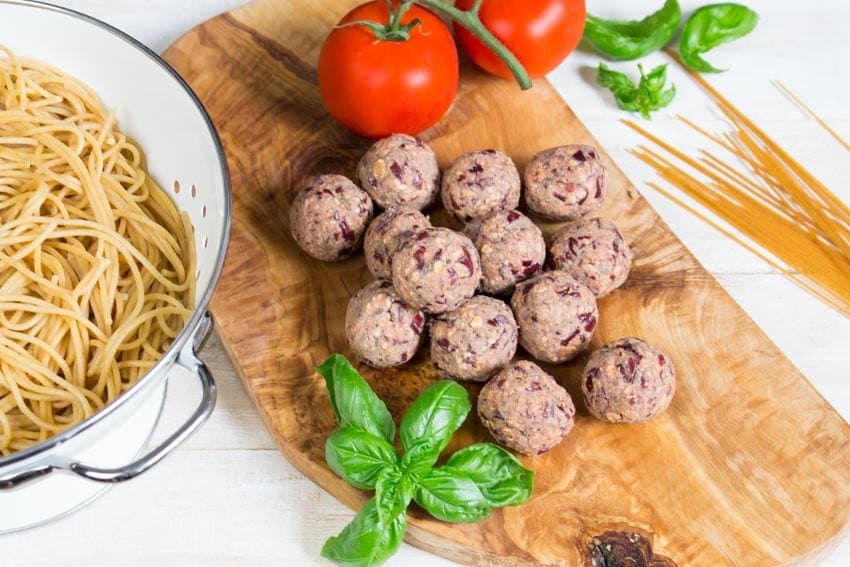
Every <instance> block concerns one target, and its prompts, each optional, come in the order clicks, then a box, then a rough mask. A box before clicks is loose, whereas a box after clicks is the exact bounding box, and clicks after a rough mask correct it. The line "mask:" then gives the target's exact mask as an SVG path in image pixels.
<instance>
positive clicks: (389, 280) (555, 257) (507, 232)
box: [290, 134, 676, 455]
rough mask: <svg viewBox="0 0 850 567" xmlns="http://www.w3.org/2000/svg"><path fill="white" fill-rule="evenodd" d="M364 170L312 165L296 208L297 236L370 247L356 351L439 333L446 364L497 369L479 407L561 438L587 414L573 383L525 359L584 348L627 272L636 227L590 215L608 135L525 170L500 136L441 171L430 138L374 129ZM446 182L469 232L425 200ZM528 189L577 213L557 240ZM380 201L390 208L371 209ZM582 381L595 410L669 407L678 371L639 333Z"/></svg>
mask: <svg viewBox="0 0 850 567" xmlns="http://www.w3.org/2000/svg"><path fill="white" fill-rule="evenodd" d="M357 176H358V178H359V179H358V180H359V182H360V186H358V185H356V184H355V183H353V182H352V181H351V180H349V179H348V178H346V177H343V176H340V175H319V176H316V177H312V178H310V179H308V180H307V182H306V183H305V185H304V187H303V188H302V189H301V191H300V192H299V193H298V195H297V196H296V198H295V200H294V202H293V205H292V208H291V214H290V226H291V229H292V235H293V237H294V239H295V241H296V242H297V243H298V245H299V246H300V247H301V248H302V249H303V250H304V251H305V252H306V253H307V254H309V255H310V256H312V257H314V258H317V259H319V260H324V261H336V260H341V259H344V258H347V257H349V256H351V255H352V254H354V253H356V252H357V251H358V250H360V249H361V247H362V249H363V250H364V253H365V256H366V265H367V267H368V268H369V271H370V272H371V273H372V275H373V276H374V277H375V281H374V282H372V283H371V284H369V285H367V286H366V287H364V288H363V289H361V290H360V291H359V292H358V293H357V294H356V295H355V296H354V297H352V299H351V301H350V302H349V304H348V308H347V310H346V315H345V333H346V337H347V339H348V342H349V345H350V347H351V350H352V352H353V353H354V354H355V355H356V356H357V357H358V358H360V359H361V360H362V361H363V362H365V363H366V364H369V365H371V366H373V367H376V368H385V367H391V366H398V365H401V364H405V363H406V362H408V361H409V360H410V359H411V358H413V356H414V355H415V354H416V352H417V351H418V349H419V348H420V346H421V343H422V342H423V341H424V339H425V337H426V336H430V351H431V361H432V363H433V364H434V367H435V368H436V369H437V370H438V371H439V372H440V374H442V375H444V376H446V377H448V378H452V379H455V380H466V381H475V382H486V384H485V385H484V387H483V388H482V390H481V393H480V395H479V397H478V415H479V417H480V419H481V421H482V423H483V424H484V425H485V426H486V427H487V429H488V430H489V431H490V433H491V434H492V436H493V437H494V438H495V439H496V440H497V441H498V442H500V443H502V444H503V445H505V446H507V447H509V448H511V449H514V450H515V451H517V452H520V453H523V454H526V455H539V454H542V453H545V452H546V451H548V450H549V449H551V448H552V447H554V446H555V445H557V444H558V443H560V442H561V441H562V440H563V439H564V437H566V435H567V434H568V433H569V431H570V429H571V428H572V425H573V421H574V416H575V406H574V404H573V401H572V399H571V398H570V395H569V393H567V391H566V390H565V389H564V388H563V387H562V386H560V385H559V384H558V383H557V382H556V381H555V379H554V378H553V377H552V376H551V375H550V374H548V373H546V372H545V371H543V370H542V369H541V368H540V367H539V366H537V365H536V364H535V363H533V362H530V361H527V360H520V361H518V362H514V363H512V360H513V359H514V356H515V354H516V351H517V345H518V344H519V345H521V346H522V348H523V349H524V350H525V351H526V352H527V353H528V354H529V355H531V357H533V358H535V359H537V360H538V361H543V362H547V363H554V364H557V363H563V362H566V361H568V360H571V359H572V358H574V357H575V356H577V355H578V354H579V353H581V352H582V351H584V350H585V349H586V348H587V346H588V344H589V343H590V339H591V337H592V336H593V332H594V330H595V329H596V326H597V324H598V322H599V309H598V307H597V300H598V299H600V298H602V297H605V296H607V295H608V294H610V293H611V292H613V291H614V290H615V289H616V288H618V287H619V286H620V285H622V284H623V282H625V281H626V278H627V277H628V275H629V270H630V269H631V263H632V252H631V250H630V248H629V245H628V243H627V242H626V241H625V239H624V238H623V236H622V234H621V233H620V231H619V230H618V229H617V227H616V226H615V225H614V223H613V222H612V221H610V220H609V219H606V218H602V217H593V216H590V213H592V212H593V211H594V210H596V209H597V208H598V207H599V206H600V205H601V204H602V202H603V201H604V200H605V198H606V197H607V194H608V187H607V185H606V169H605V166H604V165H603V163H602V161H601V159H600V157H599V154H598V153H597V152H596V150H595V149H594V148H592V147H590V146H585V145H568V146H561V147H557V148H551V149H548V150H545V151H542V152H540V153H538V154H537V155H535V156H534V157H533V158H532V160H531V161H530V162H529V164H528V166H527V167H526V168H525V171H524V176H523V178H524V179H523V180H521V179H520V174H519V171H518V170H517V167H516V165H515V164H514V162H513V161H512V160H511V158H510V157H509V156H507V155H505V154H504V153H502V152H499V151H496V150H482V151H474V152H469V153H466V154H463V155H462V156H460V157H459V158H458V159H457V160H455V161H454V163H452V164H451V165H450V166H449V167H448V169H446V170H445V171H444V172H442V174H441V172H440V167H439V165H438V163H437V158H436V156H435V155H434V152H433V151H432V150H431V148H430V147H428V145H427V144H425V143H423V142H422V141H421V140H419V139H417V138H414V137H412V136H408V135H404V134H395V135H392V136H390V137H388V138H384V139H382V140H379V141H377V142H375V144H374V145H373V146H372V147H371V148H370V149H369V150H368V151H367V152H366V154H365V155H364V156H363V158H362V159H361V160H360V163H359V164H358V167H357ZM523 181H524V183H523ZM438 193H439V194H440V198H441V200H442V203H443V205H444V207H445V208H446V210H447V211H448V213H449V214H450V215H451V217H452V218H454V219H455V220H456V221H458V223H460V224H461V225H462V226H463V229H462V231H461V232H458V231H454V230H451V229H449V228H445V227H438V226H432V225H431V222H430V220H429V218H428V217H427V216H425V215H424V214H423V213H422V210H423V209H425V208H426V207H428V206H430V205H431V204H432V203H433V202H434V200H435V199H436V198H437V194H438ZM521 200H523V201H524V204H525V207H526V209H527V210H528V211H530V213H531V214H532V215H534V216H537V217H540V218H543V219H547V220H550V221H551V220H553V221H566V222H568V224H565V225H564V226H562V227H561V228H560V229H559V230H558V231H557V232H556V233H555V234H554V236H553V237H552V238H551V240H550V241H549V243H548V246H547V243H546V241H545V240H544V237H543V233H542V232H541V230H540V228H539V227H538V226H537V225H536V224H535V223H534V221H533V220H532V218H530V217H529V216H526V215H525V214H523V213H522V212H520V211H519V210H518V207H519V206H520V201H521ZM375 204H377V205H378V206H379V207H380V208H382V209H383V212H382V213H381V214H379V215H378V216H377V217H375V218H374V220H373V209H374V205H375ZM547 252H548V262H547ZM581 388H582V392H583V394H584V399H585V403H586V405H587V408H588V411H589V412H590V413H591V415H593V416H595V417H597V418H599V419H601V420H604V421H609V422H621V423H638V422H642V421H646V420H648V419H651V418H652V417H654V416H656V415H658V414H659V413H660V412H662V411H664V410H665V409H666V408H667V406H668V405H669V404H670V401H671V399H672V397H673V394H674V392H675V388H676V378H675V371H674V368H673V364H672V361H671V360H670V359H669V358H668V357H667V356H666V355H664V354H663V353H662V352H661V351H659V350H658V349H657V348H655V347H653V346H652V345H650V344H648V343H646V342H644V341H642V340H640V339H637V338H632V337H629V338H623V339H619V340H616V341H614V342H612V343H609V344H607V345H605V346H603V347H601V348H599V349H598V350H596V351H595V352H593V353H592V355H591V356H590V357H589V360H588V362H587V365H586V367H585V369H584V372H583V375H582V379H581Z"/></svg>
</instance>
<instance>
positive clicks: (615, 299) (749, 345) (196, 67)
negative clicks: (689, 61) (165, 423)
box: [166, 0, 850, 566]
mask: <svg viewBox="0 0 850 567" xmlns="http://www.w3.org/2000/svg"><path fill="white" fill-rule="evenodd" d="M353 4H354V2H348V1H346V2H330V1H329V0H325V1H322V0H308V1H304V2H297V3H296V2H279V1H275V0H255V2H253V3H251V4H248V5H246V6H244V7H242V8H239V9H237V10H234V11H232V12H230V13H228V14H225V15H223V16H220V17H218V18H215V19H213V20H210V21H209V22H207V23H205V24H203V25H202V26H199V27H198V28H195V29H194V30H192V31H191V32H190V33H189V34H187V35H186V36H184V37H183V38H182V39H181V40H179V41H178V42H177V43H176V44H175V45H174V46H172V47H171V48H170V49H169V50H168V51H167V52H166V58H167V59H168V60H169V61H170V62H171V63H172V64H173V65H174V66H175V67H176V68H177V69H178V70H179V71H180V72H181V73H182V74H183V76H184V77H185V78H186V79H187V80H188V81H189V83H190V84H191V85H192V87H193V88H194V89H195V91H196V92H197V93H198V95H199V96H200V97H201V99H202V100H203V102H204V104H205V105H206V106H207V108H208V109H209V111H210V113H211V115H212V117H213V120H214V121H215V123H216V125H217V127H218V129H219V132H220V134H221V137H222V140H223V142H224V145H225V150H226V152H227V155H228V159H229V164H230V167H231V175H232V180H233V191H234V223H233V233H232V238H231V244H230V250H229V254H228V260H227V263H226V266H225V273H224V275H223V277H222V280H221V282H220V284H219V287H218V290H217V292H216V297H215V299H214V301H213V307H212V309H213V312H214V314H215V316H216V320H217V326H218V331H219V333H220V335H221V336H222V338H223V341H224V343H225V347H226V348H227V350H228V353H229V355H230V356H231V358H232V359H233V361H234V364H235V366H236V368H237V371H238V372H239V374H240V377H241V378H242V381H243V383H244V385H245V387H246V389H247V391H248V392H249V394H250V396H251V397H252V399H253V401H254V403H255V404H256V405H257V407H258V409H259V411H260V414H261V415H262V417H263V420H264V422H265V424H266V426H267V428H268V429H269V431H270V432H271V433H272V435H273V437H274V439H275V441H276V443H277V444H278V446H279V448H280V449H281V451H282V452H283V453H284V454H285V455H286V457H287V458H288V459H289V460H290V461H291V462H292V463H293V464H294V465H295V466H296V467H297V468H298V469H299V470H301V471H302V472H304V473H305V474H306V475H307V476H309V477H310V478H312V479H313V480H315V481H316V482H317V483H318V484H319V485H321V486H322V487H323V488H325V489H326V490H328V491H329V492H330V493H331V494H333V495H334V496H336V497H337V498H339V499H340V500H342V501H343V502H345V503H346V504H348V505H350V506H352V507H358V506H359V505H361V504H362V503H363V502H364V501H365V500H366V499H367V498H368V497H369V495H368V494H367V493H364V492H361V491H358V490H355V489H353V488H351V487H348V486H346V485H345V483H344V482H342V481H341V480H340V479H338V478H337V477H336V476H335V475H334V474H333V473H331V472H330V471H329V470H328V468H327V466H326V464H325V461H324V440H325V438H326V436H327V435H328V433H329V432H330V431H332V430H333V429H334V426H335V424H334V419H333V415H332V413H331V411H330V407H329V405H328V401H327V394H326V391H325V388H324V384H323V383H322V381H321V379H320V378H318V377H317V376H316V375H314V373H313V371H312V367H313V366H314V365H315V364H316V363H318V362H320V361H321V360H323V359H324V358H325V357H326V356H327V355H328V354H329V353H331V352H335V351H339V352H343V353H346V354H349V352H348V348H347V345H346V343H345V339H344V336H343V332H342V318H343V315H344V310H345V306H346V303H347V301H348V298H349V297H350V296H351V295H352V294H353V293H354V292H356V291H357V289H359V288H360V287H362V286H363V285H364V284H365V283H367V282H368V281H369V279H370V278H369V275H368V273H367V271H366V269H365V264H364V261H363V259H362V257H358V258H354V259H351V260H348V261H346V262H342V263H338V264H322V263H319V262H315V261H313V260H310V259H309V258H307V257H306V256H305V255H303V254H302V253H301V252H300V251H299V250H298V249H297V247H296V246H295V245H294V243H293V242H292V240H291V237H290V236H289V227H288V210H289V204H290V202H291V200H292V197H293V194H292V190H293V187H294V186H295V185H296V184H297V182H298V180H299V179H301V178H302V177H304V176H305V175H308V174H312V173H326V172H336V173H342V174H346V175H349V176H351V177H353V174H354V169H355V165H356V163H357V160H358V159H359V157H360V155H361V154H362V152H363V151H364V150H365V148H366V147H368V144H369V142H368V141H367V140H364V139H361V138H358V137H355V136H353V135H352V134H350V133H348V132H347V131H345V130H344V129H342V128H341V127H339V126H337V125H336V124H335V123H334V122H333V121H332V120H330V118H329V117H328V116H327V114H326V113H325V112H324V110H323V108H322V105H321V101H320V99H319V95H318V90H317V88H316V72H315V62H316V60H317V57H318V50H319V47H320V45H321V41H322V39H323V38H324V35H325V34H326V32H327V30H328V29H329V26H330V25H332V24H333V23H335V22H336V21H337V20H338V19H339V18H340V17H341V16H342V14H343V13H344V12H345V11H347V9H349V8H350V7H351V6H352V5H353ZM463 73H464V78H463V79H464V80H463V85H462V88H461V92H460V93H459V96H458V99H457V101H456V103H455V105H454V107H453V108H452V110H451V111H450V113H449V115H448V116H447V117H446V118H445V119H444V120H443V121H441V123H440V124H438V125H437V126H436V127H434V128H433V129H431V130H430V131H428V132H426V133H425V134H424V135H423V137H424V138H425V139H426V140H427V141H429V142H430V143H431V144H432V146H433V147H434V149H435V150H436V152H437V154H438V157H439V158H440V161H441V164H442V165H444V166H445V165H446V164H447V163H448V162H449V161H451V159H453V158H454V157H455V156H457V155H458V154H460V153H462V152H463V151H467V150H471V149H476V148H487V147H493V148H497V149H500V150H502V151H505V152H507V153H508V154H509V155H511V156H512V157H513V158H514V159H515V160H516V162H517V164H518V165H519V166H520V167H523V166H524V165H525V163H526V162H527V161H528V159H529V158H530V157H531V155H533V154H534V153H535V152H536V151H539V150H541V149H544V148H546V147H550V146H554V145H559V144H565V143H576V142H584V143H591V144H593V143H594V140H593V138H592V136H591V135H590V133H589V132H587V130H586V129H585V128H584V127H583V126H582V124H581V123H580V122H579V121H578V119H577V118H576V117H575V115H574V114H573V113H572V112H571V111H570V109H569V108H568V107H567V106H566V105H565V104H564V103H563V101H561V99H560V98H559V97H558V96H557V94H556V93H555V91H554V90H553V89H552V88H551V87H550V86H549V85H548V83H546V81H545V80H541V81H537V83H536V86H535V87H534V89H532V90H531V91H529V92H524V93H522V92H520V91H518V89H517V88H516V87H515V86H514V85H513V84H511V83H510V82H508V81H502V80H498V79H494V78H490V77H487V76H484V75H483V74H481V73H479V72H477V71H475V70H474V69H471V68H466V69H464V71H463ZM352 96H356V93H352ZM603 154H604V152H603ZM606 159H607V158H606ZM608 166H609V169H610V172H611V176H610V180H611V186H612V197H611V199H609V201H608V203H607V204H606V205H605V206H604V208H603V210H602V211H601V213H602V214H604V215H606V216H609V217H611V218H613V219H614V220H615V222H617V224H618V225H619V226H620V227H621V229H622V231H623V232H624V234H625V236H626V238H627V239H628V240H629V241H630V242H631V243H632V246H633V248H634V251H635V265H634V269H633V273H632V275H631V277H630V278H629V281H628V282H627V283H626V285H625V286H624V287H623V288H621V289H620V290H619V291H618V292H616V293H615V294H613V295H612V296H610V297H608V298H605V299H603V300H602V301H601V302H600V311H601V324H600V326H599V328H598V329H597V332H596V335H595V338H594V342H593V347H595V346H598V345H600V344H602V343H604V342H607V341H609V340H612V339H614V338H618V337H622V336H627V335H636V336H640V337H642V338H644V339H646V340H648V341H649V342H651V343H654V344H657V345H659V346H661V347H662V348H663V349H664V350H665V351H666V352H668V353H669V354H670V355H671V356H672V357H673V359H674V360H675V363H676V365H677V368H678V370H679V374H680V381H679V390H678V392H677V395H676V398H675V399H674V401H673V404H672V406H671V408H670V409H669V411H668V412H666V413H665V414H663V415H662V416H660V417H659V418H657V419H656V420H654V421H653V422H650V423H648V424H643V425H635V426H615V425H610V424H604V423H601V422H597V421H594V420H593V419H592V418H590V416H589V415H588V413H587V411H586V409H585V408H584V407H583V404H582V402H581V395H580V389H579V387H578V382H577V379H578V376H579V374H580V372H581V368H582V365H583V363H584V362H585V360H586V357H580V358H579V359H577V360H575V361H573V362H572V363H570V364H566V365H561V366H557V367H555V366H547V367H546V368H547V370H549V371H550V372H552V373H553V374H554V375H556V377H557V378H558V380H559V382H561V383H562V384H563V385H564V386H565V387H566V388H567V389H568V390H569V391H570V393H571V394H572V396H573V398H574V400H576V405H577V406H578V415H577V417H576V426H575V428H574V429H573V432H572V433H571V435H570V436H569V438H568V439H567V440H566V441H565V442H563V443H562V444H561V445H559V446H558V447H557V448H556V449H554V450H553V451H552V452H550V453H549V454H547V455H545V456H543V457H538V458H526V459H524V462H525V464H526V465H527V466H529V467H530V468H533V469H534V470H535V471H537V475H536V479H535V495H534V498H533V500H532V501H531V502H530V503H529V504H527V505H525V506H522V507H517V508H511V509H506V510H502V511H498V512H497V513H495V514H494V515H493V517H491V518H490V519H488V520H486V521H484V522H481V523H479V524H474V525H462V526H458V525H449V524H444V523H441V522H438V521H435V520H432V519H429V518H428V517H427V516H426V515H425V514H424V513H422V512H420V511H417V510H412V511H411V528H410V529H409V531H408V536H407V539H408V541H410V542H411V543H414V544H416V545H419V546H421V547H423V548H425V549H428V550H431V551H433V552H435V553H438V554H440V555H444V556H446V557H449V558H452V559H455V560H458V561H463V562H473V563H494V564H516V563H540V564H565V565H578V564H583V563H587V562H588V560H589V559H588V557H589V553H590V546H591V544H592V541H593V537H594V536H598V535H601V534H605V533H606V532H612V531H613V532H627V533H638V534H641V535H643V536H645V537H646V538H647V539H648V540H649V541H650V542H651V544H652V550H653V552H654V553H655V554H656V556H664V557H667V558H670V559H671V560H672V561H674V562H675V563H676V564H679V565H723V564H734V565H759V566H760V565H773V564H787V563H791V562H810V561H813V560H814V559H815V558H816V557H817V554H818V553H819V552H820V551H822V550H823V548H824V547H825V546H827V545H828V544H829V543H830V542H831V541H834V540H835V537H836V536H837V535H838V534H839V533H840V532H841V531H842V530H843V529H844V528H845V526H846V525H847V523H848V521H850V488H849V487H850V426H848V425H847V423H846V422H844V421H843V420H842V419H841V418H840V416H838V415H837V414H836V413H835V411H834V410H833V409H832V408H831V407H830V406H829V405H828V404H827V403H826V402H825V401H824V400H823V399H822V398H821V396H820V395H819V394H818V393H817V392H816V391H815V390H814V389H813V388H812V387H811V385H810V384H809V383H808V381H807V380H806V379H805V378H804V377H803V376H802V375H801V374H800V372H799V371H798V370H797V369H796V368H794V366H793V365H792V364H791V363H790V362H789V361H788V360H787V359H786V358H785V357H784V356H783V355H782V353H781V352H779V351H778V349H777V348H776V347H775V346H774V345H773V344H772V343H771V342H770V341H769V340H768V339H767V337H766V336H765V335H764V334H763V333H762V332H761V331H760V330H759V329H758V328H757V327H756V326H755V325H754V324H753V323H752V321H751V320H750V319H749V318H748V317H747V316H746V314H745V313H744V312H743V311H742V310H741V309H740V308H739V307H738V306H737V305H735V303H734V302H733V301H732V300H731V298H729V296H728V295H727V294H726V293H725V292H724V291H723V290H722V288H721V287H720V286H719V285H718V284H717V283H716V282H715V281H714V279H713V278H712V277H711V276H710V275H709V274H708V273H707V272H706V271H705V270H704V269H703V268H702V267H701V266H700V265H699V264H698V262H697V261H696V260H695V259H694V258H693V256H692V255H691V254H690V253H689V252H688V251H687V250H686V249H685V247H684V246H683V245H682V244H681V243H680V242H679V240H678V239H677V238H676V237H675V236H674V235H673V234H672V233H671V232H670V230H669V229H668V228H667V227H666V226H665V225H664V224H663V222H662V221H661V220H660V219H659V217H658V216H657V215H656V214H655V212H654V211H653V210H652V209H651V207H650V206H649V205H648V204H647V203H646V201H644V199H643V198H642V197H641V196H640V195H639V193H638V192H637V191H636V190H635V189H634V188H633V187H632V186H631V185H630V184H629V182H628V181H627V180H626V179H625V177H624V176H623V174H622V173H621V172H620V170H619V169H618V168H617V167H616V165H615V164H613V163H610V160H609V163H608ZM553 228H554V226H548V227H546V229H547V232H551V230H552V229H553ZM789 324H793V321H789ZM361 370H362V371H363V372H364V374H365V376H366V378H367V379H368V380H369V382H370V383H371V384H372V385H373V387H374V388H375V389H376V390H377V391H378V393H379V394H380V395H381V396H382V397H384V399H386V400H387V402H388V405H389V406H390V409H391V411H392V412H393V413H394V415H395V416H396V417H397V418H398V417H399V416H400V415H401V414H402V413H403V411H404V410H405V408H406V407H407V405H409V403H410V402H411V401H412V400H413V399H414V398H415V397H416V395H417V394H418V393H419V392H420V391H421V390H422V389H423V388H424V387H425V386H427V385H428V384H429V383H431V382H432V381H433V380H435V379H436V378H437V376H436V375H435V373H434V371H433V369H432V368H431V365H430V363H429V362H428V360H427V357H425V356H423V355H420V356H419V357H418V358H417V359H416V360H415V362H414V364H412V365H410V366H408V367H406V368H404V369H402V370H384V371H375V370H371V369H368V368H366V367H362V368H361ZM473 393H474V392H473ZM478 440H489V438H488V436H487V434H486V432H485V431H484V430H483V429H482V427H481V425H480V424H479V423H478V422H477V420H475V419H474V418H470V419H469V420H468V422H467V424H466V425H465V426H464V428H463V430H462V432H461V433H460V434H459V435H457V436H456V438H455V439H454V440H453V442H452V446H451V447H450V450H453V449H456V448H458V447H460V446H463V445H466V444H468V443H470V442H474V441H478ZM328 535H331V534H328Z"/></svg>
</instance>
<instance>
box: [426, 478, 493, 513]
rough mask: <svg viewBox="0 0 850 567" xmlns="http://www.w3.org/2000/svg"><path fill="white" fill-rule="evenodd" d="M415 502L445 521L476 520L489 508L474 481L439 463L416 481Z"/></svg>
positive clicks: (488, 510) (490, 508) (488, 511)
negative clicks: (417, 485) (437, 466)
mask: <svg viewBox="0 0 850 567" xmlns="http://www.w3.org/2000/svg"><path fill="white" fill-rule="evenodd" d="M416 502H417V504H419V505H420V506H422V507H423V508H424V509H425V510H426V511H427V512H428V513H429V514H431V515H432V516H434V517H435V518H437V519H438V520H443V521H445V522H453V523H464V522H478V521H480V520H483V519H484V518H486V517H487V516H489V515H490V512H491V511H492V510H493V508H492V506H490V503H489V502H487V498H485V497H484V495H483V494H482V493H481V490H480V489H479V488H478V485H477V484H475V482H474V481H473V480H472V479H471V478H469V477H468V476H466V475H465V474H463V473H461V472H458V471H454V470H451V469H446V468H443V467H440V468H436V469H432V470H431V472H429V473H428V474H427V475H426V476H425V477H424V478H422V480H420V481H419V490H418V491H417V492H416Z"/></svg>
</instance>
